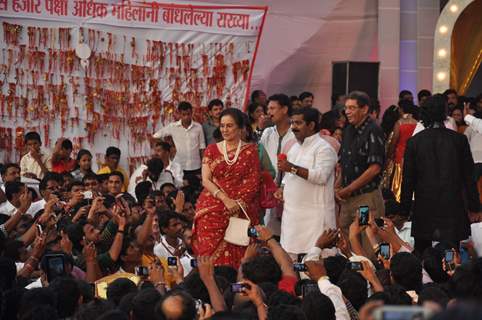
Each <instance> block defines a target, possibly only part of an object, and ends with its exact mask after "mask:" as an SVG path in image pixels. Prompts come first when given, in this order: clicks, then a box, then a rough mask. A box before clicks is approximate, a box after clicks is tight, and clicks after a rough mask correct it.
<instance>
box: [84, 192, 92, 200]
mask: <svg viewBox="0 0 482 320" xmlns="http://www.w3.org/2000/svg"><path fill="white" fill-rule="evenodd" d="M82 195H83V196H84V199H88V200H90V199H92V197H93V194H92V191H90V190H87V191H84V192H82Z"/></svg>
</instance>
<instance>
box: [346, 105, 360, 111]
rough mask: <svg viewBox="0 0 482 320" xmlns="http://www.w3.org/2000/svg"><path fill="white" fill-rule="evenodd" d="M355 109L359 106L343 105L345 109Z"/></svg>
mask: <svg viewBox="0 0 482 320" xmlns="http://www.w3.org/2000/svg"><path fill="white" fill-rule="evenodd" d="M357 109H360V107H359V106H345V110H350V111H355V110H357Z"/></svg>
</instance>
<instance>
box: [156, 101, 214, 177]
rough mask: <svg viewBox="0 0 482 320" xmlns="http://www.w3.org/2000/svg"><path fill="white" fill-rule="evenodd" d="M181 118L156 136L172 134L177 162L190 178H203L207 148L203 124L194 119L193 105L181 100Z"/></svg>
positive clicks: (179, 109)
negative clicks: (202, 163)
mask: <svg viewBox="0 0 482 320" xmlns="http://www.w3.org/2000/svg"><path fill="white" fill-rule="evenodd" d="M177 109H178V112H179V114H180V116H181V119H180V120H179V121H176V122H172V123H170V124H168V125H167V126H165V127H164V128H162V129H161V130H159V131H157V132H156V133H154V135H153V137H154V138H156V139H157V138H163V137H167V136H171V137H172V139H173V141H174V144H175V145H176V150H177V153H176V158H175V160H176V162H178V163H179V164H180V165H181V167H182V169H183V170H184V176H185V177H186V178H188V179H192V178H194V179H197V180H198V181H199V180H200V179H201V159H202V155H203V151H204V149H205V148H206V142H205V139H204V133H203V129H202V126H201V125H200V124H199V123H197V122H194V121H193V120H192V106H191V104H190V103H189V102H186V101H184V102H181V103H179V106H178V107H177Z"/></svg>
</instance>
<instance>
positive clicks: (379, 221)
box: [375, 218, 385, 228]
mask: <svg viewBox="0 0 482 320" xmlns="http://www.w3.org/2000/svg"><path fill="white" fill-rule="evenodd" d="M375 223H376V224H377V226H378V227H379V228H383V226H385V221H383V219H382V218H375Z"/></svg>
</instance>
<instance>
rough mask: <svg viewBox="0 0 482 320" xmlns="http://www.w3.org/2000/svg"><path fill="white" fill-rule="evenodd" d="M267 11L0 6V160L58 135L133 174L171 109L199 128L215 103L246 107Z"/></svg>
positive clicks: (49, 2)
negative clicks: (189, 109) (36, 139)
mask: <svg viewBox="0 0 482 320" xmlns="http://www.w3.org/2000/svg"><path fill="white" fill-rule="evenodd" d="M266 10H267V9H266V8H265V7H242V6H220V5H211V4H208V3H199V5H189V4H184V3H175V4H166V3H159V2H133V1H122V2H113V1H108V0H107V1H106V0H104V1H102V0H90V1H86V0H0V27H1V28H2V31H0V73H1V74H2V78H1V79H0V120H1V121H0V162H7V161H18V160H19V158H20V156H21V154H22V152H23V150H24V145H23V139H22V137H23V135H24V134H25V133H26V132H28V131H37V132H39V133H40V134H41V136H42V140H43V141H42V142H43V145H44V146H45V147H46V148H50V149H52V148H53V146H54V144H55V141H56V140H57V138H59V137H67V138H70V139H71V140H72V141H73V143H74V151H77V150H79V149H80V148H86V149H89V150H91V151H92V153H93V154H94V162H97V163H100V162H102V160H103V152H104V151H105V148H106V147H107V146H110V145H114V146H118V147H119V148H121V150H123V157H122V158H123V161H126V160H127V163H126V162H124V165H125V166H128V167H129V168H130V169H132V168H134V167H136V166H137V165H138V164H139V163H141V162H143V161H144V160H145V157H147V156H149V155H150V147H149V137H150V136H151V135H152V133H153V132H155V131H156V130H158V129H159V128H160V127H162V126H163V125H165V124H167V123H169V122H171V121H174V120H176V119H177V115H176V106H177V104H178V103H179V102H180V101H189V102H191V104H192V105H193V107H194V111H195V119H196V120H197V121H199V122H202V121H204V120H205V116H206V106H207V105H208V103H209V101H210V100H212V99H216V98H219V99H221V100H222V101H223V102H224V103H225V105H226V106H228V107H235V108H244V107H245V106H246V103H247V101H248V100H247V96H248V94H249V91H250V88H249V86H250V81H251V75H252V72H253V66H254V60H255V57H256V52H257V48H258V45H259V41H260V35H261V31H262V27H263V23H264V18H265V14H266ZM79 48H80V49H82V50H80V49H79ZM84 55H85V56H84Z"/></svg>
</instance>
